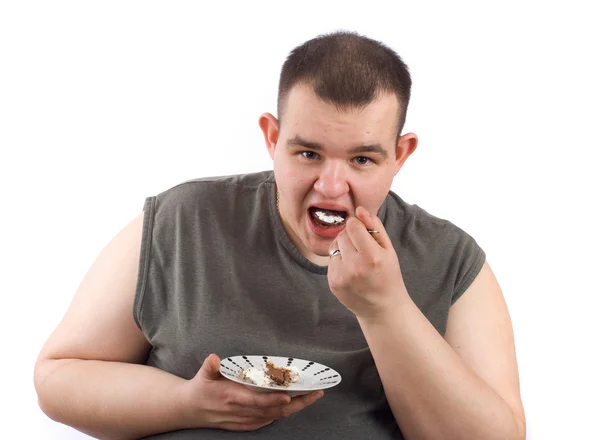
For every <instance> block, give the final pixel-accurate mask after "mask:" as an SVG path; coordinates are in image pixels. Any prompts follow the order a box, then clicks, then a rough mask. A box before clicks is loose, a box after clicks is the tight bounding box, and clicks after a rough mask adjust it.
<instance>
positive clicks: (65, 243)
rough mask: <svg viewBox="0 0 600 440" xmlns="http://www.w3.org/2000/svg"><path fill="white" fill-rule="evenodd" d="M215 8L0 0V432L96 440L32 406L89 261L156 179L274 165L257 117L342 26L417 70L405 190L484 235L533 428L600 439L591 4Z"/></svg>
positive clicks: (537, 432) (595, 33)
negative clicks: (41, 365) (39, 365)
mask: <svg viewBox="0 0 600 440" xmlns="http://www.w3.org/2000/svg"><path fill="white" fill-rule="evenodd" d="M214 3H217V2H212V3H210V2H207V4H203V3H202V2H200V1H195V2H183V1H178V2H175V1H174V2H166V1H165V2H155V1H144V2H140V1H135V2H134V1H129V2H128V1H118V2H116V1H103V2H84V1H71V2H66V1H55V2H41V1H40V2H29V1H18V2H17V1H6V2H3V3H2V4H1V6H0V63H1V64H0V147H1V155H0V179H1V182H0V184H1V189H2V196H1V197H2V198H1V201H0V206H1V209H2V212H1V214H2V215H1V216H0V222H1V227H0V239H1V240H0V249H1V253H0V258H1V261H0V263H1V264H0V270H1V275H2V278H1V280H2V284H1V285H0V295H1V299H2V301H1V303H0V304H1V305H0V307H1V309H0V310H2V319H1V321H0V331H1V336H2V341H3V347H2V351H1V352H0V353H1V354H0V356H1V357H2V358H1V363H0V368H1V373H2V374H1V375H0V381H1V384H0V389H1V390H2V391H1V392H0V406H1V407H0V418H1V419H2V424H1V426H2V428H1V429H2V431H3V433H2V434H1V435H0V437H2V438H28V439H29V438H32V439H34V438H35V439H68V440H69V439H81V438H86V436H84V435H83V434H79V433H78V432H76V431H74V430H72V429H71V428H68V427H65V426H63V425H60V424H58V423H55V422H52V421H51V420H50V419H48V418H47V417H46V416H45V415H44V414H43V413H42V412H41V411H40V410H39V408H38V407H37V403H36V395H35V390H34V388H33V380H32V374H33V366H34V362H35V359H36V356H37V354H38V352H39V350H40V349H41V346H42V344H43V343H44V341H45V340H46V338H47V337H48V336H49V334H50V332H51V331H52V330H53V329H54V327H55V326H56V325H57V324H58V322H59V320H60V319H61V317H62V315H63V313H64V312H65V310H66V308H67V306H68V305H69V302H70V300H71V298H72V295H73V294H74V292H75V290H76V289H77V286H78V284H79V282H80V281H81V278H82V277H83V275H84V273H85V271H86V270H87V268H88V267H89V266H90V264H91V263H92V261H93V260H94V258H95V256H96V255H97V253H98V252H99V251H100V249H101V248H102V247H103V246H104V245H105V244H106V242H107V241H108V240H109V239H110V238H111V237H112V236H113V235H114V234H116V232H117V231H118V230H120V229H121V228H122V227H123V226H124V225H125V224H126V223H127V222H128V221H129V220H130V219H131V218H133V217H134V216H135V215H136V214H138V213H139V212H140V210H141V208H142V205H143V201H144V198H145V197H146V196H148V195H154V194H156V193H158V192H160V191H163V190H165V189H167V188H169V187H171V186H173V185H175V184H177V183H179V182H181V181H183V180H186V179H190V178H194V177H201V176H207V175H218V174H232V173H238V172H251V171H258V170H263V169H270V168H271V162H270V159H269V156H268V154H267V151H266V149H265V147H264V142H263V139H262V135H261V133H260V131H259V128H258V124H257V121H258V117H259V115H260V114H261V113H262V112H263V111H270V112H271V113H275V111H276V93H277V81H278V76H279V69H280V67H281V64H282V63H283V61H284V59H285V57H286V56H287V54H288V52H289V51H290V50H291V49H292V48H293V47H295V46H296V45H299V44H301V43H302V42H304V41H305V40H307V39H309V38H312V37H314V36H316V35H317V34H319V33H323V32H328V31H332V30H336V29H347V30H355V31H358V32H360V33H362V34H365V35H367V36H370V37H372V38H375V39H379V40H382V41H384V42H385V43H386V44H388V45H389V46H391V47H392V48H393V49H395V50H396V51H397V52H398V53H399V54H400V55H401V56H402V57H403V58H404V60H405V61H406V63H407V64H408V65H409V67H410V69H411V72H412V75H413V79H414V88H413V98H412V101H411V105H410V108H409V113H408V120H407V125H406V131H413V132H415V133H417V134H418V135H419V137H420V144H419V148H418V149H417V151H416V153H415V154H414V155H413V156H412V157H411V158H410V159H409V161H408V162H407V163H406V165H405V167H404V168H403V170H402V171H401V172H400V174H399V175H398V177H397V178H396V181H395V183H394V186H393V189H394V190H395V191H396V192H398V193H399V194H400V195H401V197H403V198H404V199H405V200H407V201H408V202H410V203H417V204H418V205H420V206H422V207H424V208H425V209H426V210H428V211H429V212H431V213H433V214H435V215H437V216H439V217H444V218H447V219H449V220H451V221H452V222H454V223H455V224H457V225H459V226H460V227H462V228H463V229H465V230H467V231H468V232H469V233H470V234H471V235H473V236H474V237H475V238H476V239H477V241H478V242H479V243H480V245H481V246H482V247H483V248H484V249H485V251H486V252H487V255H488V259H489V261H490V264H491V265H492V267H493V268H494V270H495V272H496V275H497V277H498V278H499V281H500V283H501V286H502V287H503V290H504V293H505V296H506V299H507V301H508V304H509V308H510V311H511V315H512V318H513V323H514V328H515V333H516V344H517V351H518V360H519V365H520V375H521V381H522V395H523V401H524V404H525V407H526V412H527V417H528V431H529V433H528V438H529V439H535V440H553V439H557V440H558V439H577V440H582V439H600V434H599V432H598V425H597V417H598V414H597V412H598V410H599V409H600V405H599V404H598V401H597V399H598V395H599V394H600V386H599V380H598V372H599V371H600V364H599V362H598V356H597V352H598V347H599V344H598V342H597V339H598V338H597V336H598V333H599V332H598V324H597V323H595V322H597V319H598V316H599V315H598V307H599V306H600V301H599V300H598V296H599V293H600V289H599V287H598V276H597V274H598V270H599V263H600V261H599V258H598V250H599V246H600V240H599V234H598V220H597V215H596V213H597V206H596V205H597V203H598V188H599V187H600V184H599V181H598V177H596V176H597V162H596V160H597V157H598V156H597V150H598V148H599V147H600V141H599V139H600V136H599V135H598V120H599V116H600V114H599V113H600V112H599V111H598V106H599V102H600V89H599V86H598V84H599V81H600V80H599V78H600V69H599V67H598V57H599V55H598V51H599V49H598V42H599V41H600V31H599V30H598V16H597V14H595V13H594V9H593V8H592V5H593V4H594V2H592V1H589V2H568V3H567V2H561V3H560V5H555V4H557V3H556V2H544V3H542V2H540V3H539V4H538V3H532V2H524V1H521V2H514V3H512V4H511V3H510V2H496V3H495V4H494V5H492V4H491V2H477V3H475V2H472V3H464V2H456V1H452V2H446V1H444V2H441V1H440V2H427V1H422V2H418V5H416V4H414V3H417V2H411V4H408V2H381V1H374V0H370V1H368V2H361V6H360V8H359V7H358V6H357V7H352V6H349V5H348V4H347V2H325V1H317V2H315V1H302V2H293V3H290V4H289V5H288V4H284V3H283V2H261V1H254V2H244V3H242V2H239V3H233V2H222V3H220V4H219V5H218V6H217V5H215V4H214ZM548 3H552V5H550V4H548ZM595 174H596V175H595ZM8 433H13V434H12V435H8Z"/></svg>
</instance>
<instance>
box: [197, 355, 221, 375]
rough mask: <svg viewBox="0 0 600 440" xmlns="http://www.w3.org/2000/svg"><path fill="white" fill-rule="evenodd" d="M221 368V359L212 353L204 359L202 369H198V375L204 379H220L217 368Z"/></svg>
mask: <svg viewBox="0 0 600 440" xmlns="http://www.w3.org/2000/svg"><path fill="white" fill-rule="evenodd" d="M220 366H221V359H220V358H219V356H217V355H216V354H214V353H212V354H210V355H208V357H207V358H206V359H204V363H203V364H202V367H200V375H201V376H202V377H204V378H206V379H213V380H216V379H220V378H221V377H222V376H221V373H220V372H219V368H220Z"/></svg>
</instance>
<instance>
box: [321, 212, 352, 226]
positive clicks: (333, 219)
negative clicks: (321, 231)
mask: <svg viewBox="0 0 600 440" xmlns="http://www.w3.org/2000/svg"><path fill="white" fill-rule="evenodd" d="M315 215H316V216H317V217H318V218H319V220H321V221H322V222H323V223H327V224H330V225H336V224H339V223H344V220H345V219H344V217H341V216H339V215H335V214H334V215H329V214H326V213H325V212H323V211H319V210H318V209H317V210H315Z"/></svg>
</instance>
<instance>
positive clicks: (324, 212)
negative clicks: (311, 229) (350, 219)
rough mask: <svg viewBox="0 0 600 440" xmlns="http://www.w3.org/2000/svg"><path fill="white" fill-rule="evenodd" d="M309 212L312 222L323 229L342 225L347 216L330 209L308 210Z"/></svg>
mask: <svg viewBox="0 0 600 440" xmlns="http://www.w3.org/2000/svg"><path fill="white" fill-rule="evenodd" d="M309 211H310V215H311V217H312V219H313V220H314V222H315V223H316V224H317V225H318V226H321V227H323V228H327V227H332V226H340V225H343V224H344V222H345V221H346V217H347V216H348V214H346V213H345V212H344V211H333V210H330V209H322V208H310V209H309Z"/></svg>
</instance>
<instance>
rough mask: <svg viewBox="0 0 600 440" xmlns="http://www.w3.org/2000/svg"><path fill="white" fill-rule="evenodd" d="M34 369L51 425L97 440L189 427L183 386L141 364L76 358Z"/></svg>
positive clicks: (40, 398)
mask: <svg viewBox="0 0 600 440" xmlns="http://www.w3.org/2000/svg"><path fill="white" fill-rule="evenodd" d="M44 362H45V364H43V365H40V366H38V368H37V369H36V390H37V393H38V401H39V405H40V407H41V408H42V410H43V411H44V412H45V413H46V414H47V415H48V416H49V417H50V418H52V419H53V420H55V421H57V422H60V423H63V424H66V425H69V426H72V427H73V428H75V429H78V430H80V431H82V432H85V433H86V434H88V435H91V436H93V437H97V438H102V439H111V440H116V439H134V438H140V437H144V436H147V435H151V434H156V433H159V432H167V431H172V430H175V429H183V428H187V427H191V426H189V425H190V422H189V420H186V414H187V411H186V405H185V401H184V396H185V393H184V391H183V386H184V384H185V383H186V382H187V381H186V380H184V379H181V378H179V377H177V376H175V375H172V374H169V373H167V372H165V371H162V370H159V369H157V368H153V367H148V366H145V365H136V364H126V363H119V362H105V361H88V360H76V359H64V360H49V361H44Z"/></svg>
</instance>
